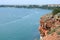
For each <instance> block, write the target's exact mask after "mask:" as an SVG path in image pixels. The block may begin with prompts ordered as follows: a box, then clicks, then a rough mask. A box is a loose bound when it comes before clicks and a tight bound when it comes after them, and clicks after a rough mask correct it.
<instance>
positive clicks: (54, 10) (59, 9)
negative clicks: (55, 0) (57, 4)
mask: <svg viewBox="0 0 60 40" xmlns="http://www.w3.org/2000/svg"><path fill="white" fill-rule="evenodd" d="M57 13H60V8H55V9H53V12H52V14H53V15H56V14H57Z"/></svg>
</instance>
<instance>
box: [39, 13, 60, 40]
mask: <svg viewBox="0 0 60 40" xmlns="http://www.w3.org/2000/svg"><path fill="white" fill-rule="evenodd" d="M59 14H60V13H59ZM59 30H60V16H58V14H57V15H55V16H53V15H52V14H47V15H45V16H42V17H41V19H40V26H39V32H40V35H41V37H42V40H60V31H59Z"/></svg>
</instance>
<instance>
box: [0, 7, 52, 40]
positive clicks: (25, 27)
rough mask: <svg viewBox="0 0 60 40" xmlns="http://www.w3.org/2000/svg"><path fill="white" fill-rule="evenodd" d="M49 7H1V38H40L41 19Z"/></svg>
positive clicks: (3, 39) (16, 39)
mask: <svg viewBox="0 0 60 40" xmlns="http://www.w3.org/2000/svg"><path fill="white" fill-rule="evenodd" d="M49 12H51V10H47V9H27V8H0V40H36V39H39V36H40V34H39V31H38V27H39V20H40V17H41V16H42V15H44V14H47V13H49Z"/></svg>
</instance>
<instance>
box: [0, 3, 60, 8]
mask: <svg viewBox="0 0 60 40" xmlns="http://www.w3.org/2000/svg"><path fill="white" fill-rule="evenodd" d="M0 7H13V8H42V9H54V8H60V4H48V5H0Z"/></svg>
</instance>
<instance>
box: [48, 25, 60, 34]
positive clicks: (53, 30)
mask: <svg viewBox="0 0 60 40" xmlns="http://www.w3.org/2000/svg"><path fill="white" fill-rule="evenodd" d="M59 28H60V26H58V27H57V28H54V29H51V31H49V32H48V34H51V33H53V32H56V31H57V29H59ZM58 34H60V32H58Z"/></svg>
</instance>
